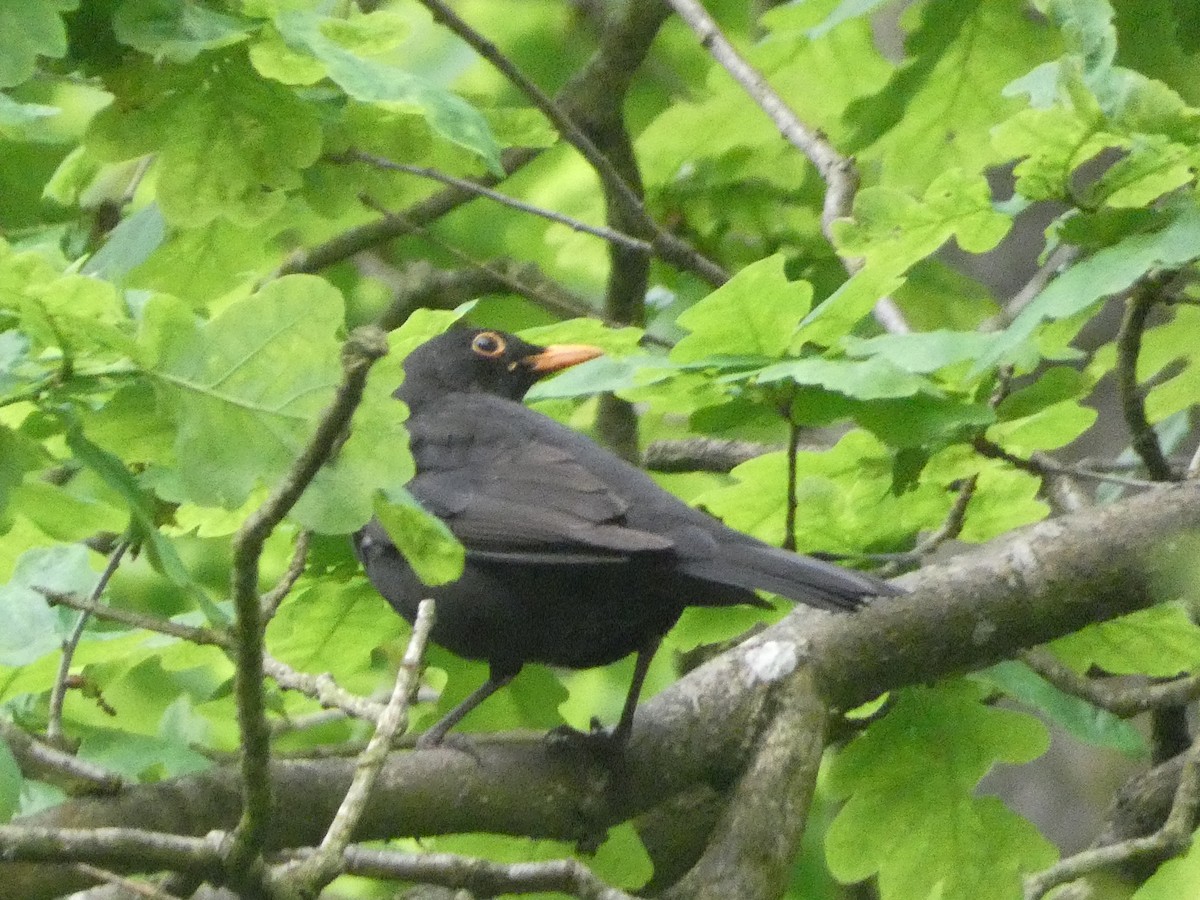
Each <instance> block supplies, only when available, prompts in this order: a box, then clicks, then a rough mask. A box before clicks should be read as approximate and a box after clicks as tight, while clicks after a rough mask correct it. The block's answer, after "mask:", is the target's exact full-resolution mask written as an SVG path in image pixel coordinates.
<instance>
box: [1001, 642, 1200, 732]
mask: <svg viewBox="0 0 1200 900" xmlns="http://www.w3.org/2000/svg"><path fill="white" fill-rule="evenodd" d="M1021 659H1022V660H1023V661H1024V662H1025V664H1026V665H1027V666H1029V668H1031V669H1033V671H1035V672H1037V673H1038V675H1040V676H1042V678H1044V679H1046V681H1048V682H1050V683H1051V684H1052V685H1054V686H1055V687H1056V688H1058V689H1059V690H1060V691H1062V692H1064V693H1067V694H1070V695H1072V696H1074V697H1080V698H1081V699H1083V700H1086V701H1087V702H1088V703H1091V704H1092V705H1093V706H1098V707H1100V708H1101V709H1106V710H1108V711H1109V712H1110V713H1112V714H1113V715H1115V716H1119V717H1120V718H1122V719H1128V718H1130V717H1132V716H1136V715H1138V714H1140V713H1144V712H1147V711H1149V710H1152V709H1158V708H1160V707H1164V706H1177V705H1179V704H1181V703H1190V702H1191V701H1193V700H1195V699H1196V698H1197V697H1200V675H1189V676H1187V677H1185V678H1174V679H1172V680H1170V681H1163V682H1158V683H1156V684H1148V685H1146V686H1144V687H1124V686H1115V685H1110V684H1106V683H1105V682H1103V681H1099V680H1097V679H1095V678H1087V677H1086V676H1083V675H1080V674H1079V673H1077V672H1075V671H1074V670H1072V669H1070V668H1068V667H1067V666H1064V665H1063V664H1062V663H1061V662H1059V661H1058V660H1057V659H1055V658H1054V657H1053V656H1052V655H1051V654H1050V653H1049V652H1047V651H1045V650H1029V651H1027V652H1025V653H1024V654H1022V656H1021Z"/></svg>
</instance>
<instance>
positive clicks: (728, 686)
mask: <svg viewBox="0 0 1200 900" xmlns="http://www.w3.org/2000/svg"><path fill="white" fill-rule="evenodd" d="M1198 528H1200V485H1198V484H1195V483H1192V482H1184V483H1179V484H1172V485H1168V486H1164V487H1163V488H1162V489H1160V490H1158V491H1155V492H1153V493H1152V494H1143V495H1139V496H1136V497H1132V498H1130V499H1128V500H1123V501H1121V502H1120V503H1117V504H1113V505H1111V506H1109V507H1104V508H1101V509H1089V510H1086V511H1085V512H1083V513H1081V514H1078V515H1072V516H1063V517H1061V518H1059V519H1055V520H1053V521H1047V522H1043V523H1040V524H1038V525H1035V526H1032V527H1030V528H1027V529H1024V530H1022V531H1020V532H1018V533H1015V534H1013V535H1011V536H1009V537H1007V538H1006V539H1003V540H999V541H997V542H995V543H994V544H993V545H989V546H987V547H984V548H981V549H979V550H977V551H974V552H971V553H965V554H963V555H962V556H960V557H956V558H955V559H953V560H950V561H949V562H947V563H944V564H938V565H931V566H928V567H926V568H925V569H922V570H921V571H920V572H918V573H913V574H910V575H907V576H905V577H904V578H903V579H902V581H903V583H904V584H905V585H906V586H907V587H909V588H911V589H912V590H913V593H912V594H911V595H909V596H904V597H898V598H888V599H887V600H886V601H880V602H877V603H875V604H874V605H872V606H871V607H870V608H868V609H866V610H863V611H862V612H859V613H856V614H855V615H853V616H830V615H826V614H822V613H820V612H818V611H814V610H810V609H807V608H800V609H797V610H796V611H795V612H793V613H792V614H790V615H789V616H787V617H785V618H784V619H783V620H782V621H781V622H779V623H778V624H776V625H774V626H772V627H770V628H768V629H765V630H764V631H763V632H762V633H761V634H759V635H757V636H755V637H754V638H752V639H751V640H750V641H748V642H747V643H745V644H743V645H741V646H739V647H738V648H736V649H735V650H733V651H731V652H729V653H726V654H723V655H721V656H719V657H717V658H715V659H713V660H711V661H709V662H708V663H706V664H704V665H703V666H701V667H699V668H697V669H695V670H694V671H692V672H691V673H689V674H688V675H687V676H685V677H684V678H683V679H681V680H680V681H678V682H677V683H675V684H674V685H672V686H671V687H669V688H667V689H666V690H664V691H663V692H662V693H660V694H659V695H658V696H656V697H654V698H653V699H652V700H650V701H648V702H647V703H646V704H645V706H644V707H643V708H642V709H641V710H639V715H638V717H637V721H636V723H635V727H634V730H633V735H632V737H631V740H630V744H629V747H628V749H627V753H626V757H625V769H624V774H625V776H626V777H625V779H624V781H623V784H622V788H623V789H622V790H620V791H618V792H615V793H614V794H613V795H612V796H610V797H605V798H604V799H603V801H602V802H601V803H600V804H599V805H597V801H596V800H595V798H594V796H593V793H594V792H593V791H592V790H591V788H590V785H589V779H588V777H587V773H585V772H581V771H579V767H577V766H573V765H572V764H571V763H570V761H569V760H564V759H563V758H562V757H561V755H559V756H556V755H555V754H554V753H552V752H550V751H549V750H548V749H547V747H546V746H545V745H544V744H543V743H542V742H541V741H532V742H514V741H499V742H488V741H486V740H481V741H479V742H478V743H477V750H478V754H479V761H478V762H476V761H474V760H473V759H471V758H470V757H468V756H466V755H465V754H459V753H453V752H436V751H435V752H417V753H393V754H391V755H390V756H389V758H388V761H387V763H386V764H385V766H384V769H383V772H382V773H381V775H380V779H379V781H378V783H377V785H376V789H375V791H374V792H373V794H372V797H371V800H370V802H369V803H368V805H367V808H366V810H365V811H364V813H363V818H362V821H361V822H360V824H359V829H358V831H357V832H356V839H357V840H369V839H373V838H382V837H400V836H406V835H432V834H444V833H454V832H464V831H468V832H476V831H487V832H495V833H501V834H518V835H529V836H533V837H557V838H561V839H565V840H574V839H577V838H578V837H579V836H580V835H581V823H587V824H588V828H589V829H594V827H595V823H597V822H601V823H603V822H608V823H616V822H622V821H625V820H626V819H628V818H630V817H632V816H635V815H638V814H640V813H642V812H645V811H647V810H649V809H652V808H653V807H655V806H657V805H658V804H659V803H661V802H663V801H664V800H667V799H668V798H671V797H673V796H675V795H677V794H679V793H681V792H683V791H686V790H691V789H693V788H694V787H695V786H696V785H701V784H715V785H722V784H728V783H729V782H730V781H736V780H737V779H738V777H739V773H740V772H742V771H743V769H744V767H745V754H746V746H747V742H748V741H751V742H754V741H756V740H758V738H757V737H756V735H757V734H758V732H759V729H760V727H762V726H763V723H765V722H767V721H769V716H768V715H767V714H766V713H764V711H765V710H770V709H773V708H775V707H774V706H773V704H774V703H775V702H776V699H775V698H776V697H777V695H776V693H775V692H776V691H781V690H786V689H787V688H788V686H789V685H791V684H792V683H793V682H792V679H793V678H794V677H802V676H801V675H799V674H797V673H799V672H800V671H801V669H800V667H802V666H803V665H808V666H811V667H812V676H813V679H814V681H813V684H814V685H815V695H816V696H817V697H819V699H820V702H821V703H822V704H824V705H828V706H831V707H833V708H835V709H849V708H852V707H854V706H857V705H859V704H861V703H863V702H865V701H866V700H869V699H872V698H874V697H877V696H878V695H879V694H881V693H882V692H884V691H887V690H891V689H894V688H897V687H900V686H903V685H907V684H914V683H925V682H929V681H933V680H937V679H938V678H941V677H944V676H947V675H951V674H957V673H960V672H964V671H968V670H971V669H976V668H981V667H984V666H987V665H990V664H992V663H994V662H997V661H999V660H1001V659H1011V658H1012V657H1013V656H1015V655H1017V653H1018V652H1019V651H1020V650H1022V649H1024V648H1026V647H1030V646H1034V645H1037V644H1041V643H1044V642H1046V641H1049V640H1053V639H1054V638H1056V637H1060V636H1062V635H1064V634H1069V633H1071V632H1073V631H1076V630H1078V629H1079V628H1081V627H1083V626H1084V625H1087V624H1090V623H1092V622H1096V621H1102V620H1104V619H1109V618H1113V617H1115V616H1119V615H1122V614H1125V613H1129V612H1133V611H1135V610H1138V609H1143V608H1145V607H1147V606H1149V605H1152V604H1153V603H1155V602H1156V601H1157V600H1158V599H1159V598H1158V597H1157V595H1156V593H1155V591H1154V589H1153V585H1154V583H1155V582H1156V580H1157V579H1158V578H1159V577H1161V575H1162V573H1164V572H1171V571H1174V570H1175V568H1176V567H1177V566H1179V565H1184V564H1187V563H1188V562H1189V561H1190V559H1189V556H1190V550H1189V549H1188V548H1187V547H1184V546H1183V545H1184V544H1186V542H1182V541H1177V540H1174V538H1176V537H1177V536H1178V535H1179V534H1180V533H1181V532H1183V531H1185V530H1189V529H1198ZM768 644H777V645H780V646H781V647H782V648H789V647H790V648H792V650H793V651H794V656H789V655H788V654H787V653H786V651H785V652H783V653H781V654H780V653H776V654H774V656H775V658H777V659H781V660H783V661H785V662H786V661H787V660H788V659H794V660H795V662H796V666H797V668H796V669H795V670H794V671H788V670H787V666H786V665H783V666H777V667H775V668H773V669H771V670H770V672H771V673H772V678H773V679H774V680H770V679H767V678H765V677H764V671H765V667H764V666H763V665H762V664H761V654H762V653H763V652H764V651H763V649H762V648H763V647H764V646H765V645H768ZM805 677H806V676H805ZM269 772H270V777H271V779H272V781H271V791H270V794H271V796H272V797H273V804H274V806H273V807H272V809H273V813H272V815H271V816H269V817H268V821H269V823H270V828H269V829H268V831H267V834H266V838H267V840H268V845H269V846H271V847H285V846H291V847H303V846H312V845H313V844H315V843H317V842H318V841H320V839H321V836H322V834H323V833H324V830H325V828H326V827H327V823H328V822H329V821H330V820H331V818H332V816H333V815H334V812H335V811H336V809H337V807H338V805H339V804H340V802H341V799H342V797H343V796H344V795H345V791H346V789H347V787H348V785H349V783H350V779H351V778H352V774H353V764H352V763H351V762H350V761H347V760H339V759H323V760H319V761H288V762H276V763H275V764H274V765H272V766H271V768H270V770H269ZM239 785H240V779H239V778H238V776H237V773H236V772H235V771H232V770H230V769H216V770H213V771H211V772H205V773H202V774H200V775H194V776H189V777H186V778H179V779H174V780H172V781H168V782H163V783H159V784H150V785H143V786H139V787H135V788H132V789H130V790H127V791H124V792H122V793H121V794H120V795H118V796H116V797H112V798H101V799H86V800H77V801H72V802H69V803H66V804H63V805H61V806H59V807H56V808H54V809H51V810H47V811H46V812H44V813H41V814H39V815H37V816H34V817H30V818H29V819H27V820H25V822H24V823H23V824H28V825H41V826H45V825H65V824H67V823H70V825H71V827H76V828H87V827H97V826H102V825H113V824H119V823H124V822H134V823H136V824H138V825H139V826H140V827H143V828H153V829H156V830H162V831H185V830H186V831H191V832H193V833H196V834H205V833H207V832H209V831H213V830H219V829H222V828H227V827H229V825H230V823H231V822H232V821H236V817H237V814H238V810H239V808H240V799H239ZM10 827H11V828H16V829H19V828H20V827H21V826H20V825H14V826H10ZM4 834H5V833H4V832H0V850H2V849H3V847H4V841H3V838H4ZM61 852H62V851H56V852H53V853H51V852H49V851H47V852H46V853H45V854H44V855H42V856H38V857H37V859H38V860H40V861H41V862H42V863H43V864H40V865H38V866H31V867H21V866H0V900H39V898H44V897H52V896H55V895H57V894H61V893H65V892H67V891H69V890H71V889H74V887H73V886H78V885H79V884H80V877H79V875H78V873H74V872H71V871H69V870H68V871H66V872H65V873H64V871H63V869H62V868H61V867H55V866H47V865H45V864H44V862H46V861H50V860H59V859H63V858H64V857H63V856H62V855H61ZM20 858H24V859H31V858H32V857H31V856H30V855H28V854H25V855H22V856H20ZM67 858H69V857H67ZM87 861H90V862H94V863H97V864H100V865H104V864H107V863H110V862H112V860H110V859H108V858H105V859H89V860H87Z"/></svg>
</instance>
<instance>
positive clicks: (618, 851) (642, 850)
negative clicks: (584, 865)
mask: <svg viewBox="0 0 1200 900" xmlns="http://www.w3.org/2000/svg"><path fill="white" fill-rule="evenodd" d="M588 867H589V868H590V869H592V870H593V871H594V872H595V873H596V874H597V875H598V876H599V877H600V878H601V879H603V880H604V882H605V883H606V884H611V885H613V886H615V887H620V888H625V889H627V890H637V889H638V888H640V887H642V885H644V884H645V883H646V882H647V881H649V880H650V876H651V875H653V874H654V863H653V862H652V861H651V860H650V855H649V854H648V853H647V852H646V846H645V845H644V844H643V843H642V838H641V836H640V835H639V834H638V832H637V829H636V828H635V827H634V825H633V823H632V822H623V823H621V824H620V825H618V826H616V827H615V828H610V829H609V830H608V835H607V836H606V837H605V838H604V843H603V844H601V845H600V846H599V848H597V850H596V854H595V855H594V856H593V857H592V858H591V860H590V861H589V866H588Z"/></svg>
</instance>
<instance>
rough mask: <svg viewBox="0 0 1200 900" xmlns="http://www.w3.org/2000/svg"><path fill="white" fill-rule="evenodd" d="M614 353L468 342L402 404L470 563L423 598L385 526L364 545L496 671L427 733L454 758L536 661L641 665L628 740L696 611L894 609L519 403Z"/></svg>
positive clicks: (453, 637)
mask: <svg viewBox="0 0 1200 900" xmlns="http://www.w3.org/2000/svg"><path fill="white" fill-rule="evenodd" d="M601 353H602V351H601V350H599V349H598V348H595V347H589V346H584V345H556V346H549V347H538V346H534V345H533V344H529V343H527V342H525V341H523V340H521V339H520V338H518V337H516V336H515V335H511V334H506V333H504V332H501V331H492V330H484V329H466V328H461V327H455V328H453V329H451V330H449V331H447V332H445V333H444V334H442V335H440V336H439V337H435V338H433V339H432V340H430V341H428V342H426V343H425V344H422V345H421V346H420V347H417V348H416V349H415V350H413V352H412V353H411V354H410V355H409V356H408V358H407V359H406V360H405V362H404V373H405V375H404V383H403V384H402V385H401V386H400V388H399V389H398V390H397V391H396V393H395V396H396V397H398V398H400V399H401V400H403V401H404V402H405V403H407V404H408V407H409V411H410V418H409V420H408V431H409V434H410V436H411V446H412V453H413V458H414V460H415V463H416V475H415V476H414V477H413V479H412V481H411V482H409V484H408V489H409V491H411V492H412V494H413V495H414V496H415V497H416V498H417V500H418V501H420V503H421V505H422V506H423V507H424V508H425V509H426V510H428V511H429V512H431V513H433V514H434V515H436V516H438V517H439V518H440V519H441V520H442V521H444V522H445V523H446V525H447V526H448V527H449V528H450V530H451V531H452V532H453V533H454V535H455V537H457V538H458V540H459V541H461V542H462V544H463V546H464V547H465V548H466V566H465V569H464V571H463V574H462V576H461V577H460V578H459V579H458V580H457V581H454V582H451V583H449V584H444V585H441V586H438V587H429V586H426V585H424V584H422V583H421V581H420V580H419V579H418V578H417V576H416V574H415V573H414V572H413V570H412V568H411V567H410V566H409V564H408V563H407V562H406V561H405V559H404V557H403V556H402V555H401V553H400V552H399V551H398V550H397V549H396V547H395V545H394V544H393V543H392V542H391V540H390V539H389V538H388V536H387V533H386V532H385V531H384V529H383V527H382V526H381V525H380V524H379V523H378V522H377V521H372V522H371V523H369V524H368V525H367V526H366V527H364V528H363V529H362V530H361V531H359V532H358V533H357V534H356V535H355V536H354V544H355V550H356V552H357V554H358V558H359V559H360V560H361V562H362V564H363V567H364V569H365V570H366V573H367V577H368V578H369V579H370V580H371V583H372V584H373V585H374V586H375V588H376V590H378V591H379V593H381V594H382V595H383V596H384V597H385V598H386V599H387V600H388V602H389V603H390V604H391V605H392V606H393V607H395V609H396V611H397V612H399V613H400V615H402V616H404V618H406V619H408V621H409V622H412V621H413V619H414V618H415V617H416V612H417V604H418V603H419V602H420V600H421V599H422V598H424V597H433V598H434V600H435V601H436V611H437V614H436V624H435V625H434V627H433V632H432V635H431V637H432V640H433V641H434V642H436V643H438V644H440V645H441V646H443V647H445V648H446V649H447V650H450V651H451V652H453V653H455V654H456V655H458V656H463V657H466V658H468V659H475V660H482V661H484V662H486V663H487V664H488V666H489V676H488V679H487V681H486V682H485V683H484V684H483V685H482V686H481V687H480V688H478V689H477V690H476V691H475V692H474V693H472V694H471V695H470V696H468V697H467V698H466V699H465V700H463V701H462V702H461V703H460V704H459V705H458V706H456V707H455V708H454V709H452V710H451V711H450V712H449V713H447V714H446V716H444V717H443V718H442V719H441V720H440V721H439V722H437V724H435V725H434V726H433V727H432V728H430V729H429V730H428V731H427V732H426V733H425V734H424V735H422V737H421V739H420V740H419V741H418V746H420V747H431V746H436V745H437V744H439V743H441V742H442V740H443V739H444V738H445V736H446V733H447V732H448V731H449V730H450V728H452V727H453V726H454V725H455V724H456V723H457V722H458V721H459V720H460V719H462V718H463V716H465V715H466V714H467V713H468V712H470V711H471V710H472V709H474V708H475V707H476V706H478V705H479V704H480V703H482V702H483V701H484V700H485V699H486V698H487V697H489V696H490V695H491V694H493V693H494V692H495V691H497V690H498V689H500V688H501V687H503V686H504V685H506V684H507V683H508V682H510V681H511V680H512V679H513V678H514V677H515V676H516V674H517V673H518V672H519V671H520V669H521V667H522V666H523V665H524V664H525V663H527V662H539V663H545V664H547V665H552V666H564V667H567V668H571V669H583V668H591V667H593V666H602V665H606V664H607V663H611V662H614V661H615V660H618V659H620V658H622V657H624V656H627V655H628V654H630V653H633V652H636V653H637V654H638V656H637V663H636V666H635V669H634V675H633V682H632V684H631V685H630V689H629V693H628V695H627V697H626V700H625V706H624V709H623V711H622V713H621V718H620V721H619V723H618V725H617V726H616V728H615V729H614V730H613V731H612V732H611V733H610V734H608V735H607V738H608V739H609V740H611V742H612V744H613V745H615V746H616V747H620V746H622V745H623V744H624V742H625V740H626V739H627V738H628V735H629V732H630V729H631V727H632V724H633V714H634V709H635V707H636V705H637V699H638V694H639V693H640V690H641V686H642V681H643V680H644V678H645V675H646V670H647V668H648V667H649V664H650V660H651V658H652V656H653V654H654V652H655V650H656V649H657V647H658V644H659V642H660V641H661V639H662V637H663V635H664V634H665V633H666V632H667V631H668V630H669V629H670V628H671V626H672V625H674V624H675V622H676V621H677V620H678V619H679V617H680V615H682V613H683V610H684V608H685V607H687V606H728V605H733V604H739V603H745V604H753V605H755V606H767V605H768V604H766V603H765V602H764V601H762V600H760V599H759V598H758V597H757V596H756V595H755V593H754V589H755V588H759V589H762V590H766V591H771V592H773V593H776V594H781V595H783V596H784V597H789V598H791V599H792V600H799V601H801V602H803V603H807V604H810V605H812V606H818V607H822V608H824V609H828V610H834V611H849V610H853V609H855V608H857V607H858V606H859V605H860V604H861V603H862V601H863V599H864V598H866V597H868V596H873V595H882V594H893V593H896V591H895V590H894V589H893V588H891V587H890V586H889V585H887V584H886V583H884V582H882V581H880V580H878V579H876V578H874V577H872V576H870V575H865V574H863V573H860V572H854V571H851V570H847V569H843V568H840V567H838V566H835V565H832V564H830V563H826V562H822V561H820V560H817V559H812V558H811V557H807V556H800V555H797V554H795V553H791V552H788V551H785V550H781V549H779V548H777V547H772V546H770V545H768V544H764V543H763V542H762V541H759V540H756V539H755V538H752V537H749V536H747V535H745V534H742V533H740V532H738V531H734V530H733V529H731V528H728V527H726V526H725V525H723V524H722V523H721V522H720V521H719V520H717V519H716V518H714V517H712V516H710V515H708V514H707V513H705V512H702V511H700V510H698V509H694V508H692V507H690V506H688V505H687V504H686V503H684V502H683V501H681V500H679V499H678V498H676V497H674V496H673V495H671V494H669V493H668V492H666V491H665V490H663V489H662V488H660V487H659V486H658V485H657V484H655V482H654V481H653V480H652V479H651V478H650V477H649V476H648V475H646V474H645V473H644V472H642V471H641V470H640V469H638V468H636V467H635V466H632V465H630V464H629V463H627V462H625V461H624V460H623V459H620V458H619V457H617V456H615V455H614V454H612V453H610V452H609V451H607V450H605V449H603V448H602V447H600V446H598V445H597V444H595V443H593V442H592V441H591V440H589V439H588V438H586V437H584V436H583V435H581V434H577V433H576V432H574V431H571V430H570V429H569V428H567V427H566V426H564V425H561V424H559V423H558V422H556V421H554V420H553V419H551V418H548V417H547V416H544V415H542V414H540V413H537V412H535V411H533V410H531V409H529V408H527V407H525V406H523V405H522V404H521V398H522V397H524V396H525V393H526V392H527V391H528V390H529V388H530V387H532V386H533V384H534V382H536V381H537V380H538V379H540V378H542V377H543V376H545V375H548V374H550V373H552V372H557V371H560V370H562V369H565V368H567V367H569V366H573V365H575V364H577V363H580V362H583V361H585V360H588V359H593V358H595V357H596V356H599V355H600V354H601Z"/></svg>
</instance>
